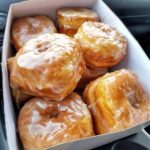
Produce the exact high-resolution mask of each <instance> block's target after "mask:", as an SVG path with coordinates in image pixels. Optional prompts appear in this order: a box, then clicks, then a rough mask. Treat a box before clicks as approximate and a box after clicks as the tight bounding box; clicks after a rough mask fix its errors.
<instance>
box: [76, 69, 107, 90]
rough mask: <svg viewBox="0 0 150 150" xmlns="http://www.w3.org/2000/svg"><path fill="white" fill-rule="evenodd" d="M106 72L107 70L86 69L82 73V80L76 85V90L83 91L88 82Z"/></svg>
mask: <svg viewBox="0 0 150 150" xmlns="http://www.w3.org/2000/svg"><path fill="white" fill-rule="evenodd" d="M107 71H108V69H107V68H99V69H93V68H91V67H86V69H85V70H84V72H83V75H82V78H81V80H80V82H79V83H78V86H77V89H84V88H85V86H86V85H87V84H88V83H89V82H90V81H92V80H94V79H96V78H98V77H100V76H102V75H104V74H105V73H106V72H107Z"/></svg>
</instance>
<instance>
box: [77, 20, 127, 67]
mask: <svg viewBox="0 0 150 150" xmlns="http://www.w3.org/2000/svg"><path fill="white" fill-rule="evenodd" d="M75 38H76V39H77V41H78V42H79V43H80V46H81V49H82V51H83V55H84V59H85V61H86V65H88V66H90V67H92V68H99V67H106V68H107V67H112V66H114V65H116V64H118V63H119V62H120V61H121V60H122V59H123V58H124V56H125V55H126V52H127V41H126V39H125V38H124V37H123V36H122V35H121V34H120V33H119V32H117V31H116V29H114V28H112V27H110V26H109V25H106V24H104V23H100V22H90V21H89V22H85V23H83V24H82V26H81V27H80V28H79V30H78V32H77V33H76V35H75Z"/></svg>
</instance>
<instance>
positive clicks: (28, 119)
mask: <svg viewBox="0 0 150 150" xmlns="http://www.w3.org/2000/svg"><path fill="white" fill-rule="evenodd" d="M18 128H19V134H20V137H21V140H22V143H23V146H24V149H26V150H33V149H36V150H41V149H46V148H48V147H51V146H54V145H57V144H60V143H63V142H67V141H72V140H76V139H80V138H84V137H89V136H93V135H94V133H93V127H92V119H91V115H90V112H89V111H88V108H87V106H86V105H85V104H84V102H83V101H82V100H81V97H80V96H79V95H77V94H76V93H71V94H70V95H68V96H67V97H66V98H65V99H64V100H63V101H61V102H56V101H44V100H43V99H42V98H33V99H31V100H30V101H28V102H27V103H26V104H25V105H24V106H23V108H22V109H21V111H20V114H19V118H18Z"/></svg>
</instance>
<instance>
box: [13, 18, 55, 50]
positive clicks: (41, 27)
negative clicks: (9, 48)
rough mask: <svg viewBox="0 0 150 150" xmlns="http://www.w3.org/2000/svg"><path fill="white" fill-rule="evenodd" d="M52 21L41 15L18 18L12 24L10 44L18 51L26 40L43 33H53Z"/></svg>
mask: <svg viewBox="0 0 150 150" xmlns="http://www.w3.org/2000/svg"><path fill="white" fill-rule="evenodd" d="M55 32H56V28H55V25H54V23H53V22H52V20H51V19H50V18H48V17H46V16H43V15H37V16H32V17H24V18H19V19H16V20H14V21H13V23H12V44H13V45H14V46H15V48H16V50H17V51H18V50H19V49H20V48H21V47H22V46H23V45H24V44H25V43H26V42H27V41H28V40H30V39H33V38H35V37H37V36H39V35H41V34H44V33H55Z"/></svg>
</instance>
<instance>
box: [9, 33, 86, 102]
mask: <svg viewBox="0 0 150 150" xmlns="http://www.w3.org/2000/svg"><path fill="white" fill-rule="evenodd" d="M84 69H85V62H84V59H83V56H82V52H81V51H80V47H79V45H78V43H77V42H76V41H75V40H74V39H73V38H70V37H68V36H66V35H64V34H57V33H54V34H44V35H41V36H39V37H37V38H34V39H31V40H30V41H28V42H27V43H26V44H25V45H24V46H23V47H22V48H21V49H20V50H19V51H18V53H17V54H16V56H15V60H14V65H13V68H12V71H11V73H10V82H11V84H12V85H15V87H17V88H19V89H21V90H22V91H23V92H24V93H27V94H29V95H33V96H37V97H45V98H48V99H51V100H57V101H60V100H62V99H64V97H65V96H67V95H68V94H69V93H71V92H72V91H73V90H74V88H75V87H76V85H77V83H78V82H79V80H80V78H81V76H82V73H83V71H84Z"/></svg>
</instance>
